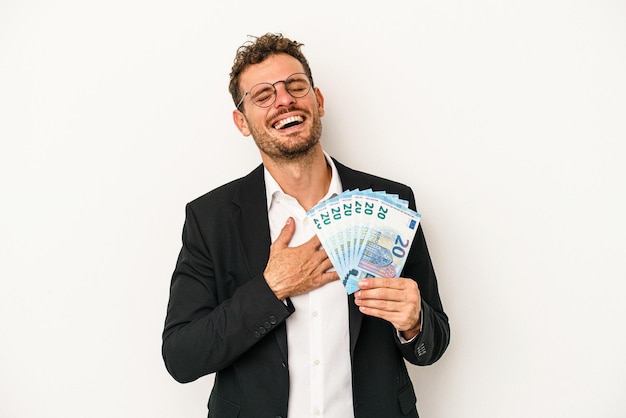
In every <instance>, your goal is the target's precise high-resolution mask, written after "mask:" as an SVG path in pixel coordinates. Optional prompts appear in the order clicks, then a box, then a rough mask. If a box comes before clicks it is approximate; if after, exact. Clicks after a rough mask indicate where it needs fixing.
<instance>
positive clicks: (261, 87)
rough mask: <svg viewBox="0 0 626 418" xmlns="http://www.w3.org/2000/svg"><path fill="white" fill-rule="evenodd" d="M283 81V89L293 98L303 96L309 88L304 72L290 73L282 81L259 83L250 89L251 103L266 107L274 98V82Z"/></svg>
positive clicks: (309, 84)
mask: <svg viewBox="0 0 626 418" xmlns="http://www.w3.org/2000/svg"><path fill="white" fill-rule="evenodd" d="M277 83H285V90H287V93H289V94H290V95H291V96H293V97H295V98H300V97H304V96H306V95H307V93H308V92H309V90H310V89H311V83H310V82H309V78H308V77H307V76H306V74H301V73H297V74H292V75H290V76H289V77H287V79H285V80H284V81H277V82H276V83H274V84H272V83H259V84H257V85H255V86H253V87H252V88H251V89H250V99H252V103H254V104H255V105H257V106H260V107H268V106H271V105H272V104H273V103H274V100H276V86H275V85H276V84H277Z"/></svg>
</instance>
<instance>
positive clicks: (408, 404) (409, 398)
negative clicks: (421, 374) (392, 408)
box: [398, 383, 419, 418]
mask: <svg viewBox="0 0 626 418" xmlns="http://www.w3.org/2000/svg"><path fill="white" fill-rule="evenodd" d="M398 403H399V404H400V411H401V412H402V414H403V415H406V416H408V417H415V418H419V415H418V414H417V407H416V403H417V398H416V397H415V392H414V391H413V385H412V384H411V383H408V384H407V385H405V386H404V387H403V388H402V389H400V390H399V391H398Z"/></svg>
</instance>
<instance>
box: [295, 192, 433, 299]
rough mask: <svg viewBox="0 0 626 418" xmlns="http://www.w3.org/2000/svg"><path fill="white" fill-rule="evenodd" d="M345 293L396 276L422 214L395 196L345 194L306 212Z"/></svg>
mask: <svg viewBox="0 0 626 418" xmlns="http://www.w3.org/2000/svg"><path fill="white" fill-rule="evenodd" d="M307 216H308V217H309V219H311V221H312V222H313V225H314V227H315V232H316V234H317V236H318V237H319V239H320V242H321V243H322V246H323V247H324V249H325V250H326V253H327V254H328V258H329V259H330V261H331V262H332V263H333V266H334V267H335V270H336V271H337V273H338V274H339V277H340V279H341V281H342V283H343V285H344V286H345V288H346V291H347V292H348V294H352V293H354V292H355V291H357V290H359V287H358V285H357V283H358V281H359V280H361V279H364V278H366V277H400V272H401V271H402V268H403V267H404V263H405V261H406V257H407V255H408V253H409V250H410V249H411V244H412V243H413V238H414V237H415V232H416V231H417V226H418V224H419V221H420V218H421V215H420V214H419V213H417V212H415V211H414V210H412V209H409V207H408V202H407V201H406V200H402V199H400V198H399V197H398V196H397V195H393V194H388V193H386V192H381V191H373V190H358V189H357V190H348V191H345V192H343V193H341V194H339V195H337V196H335V197H333V198H331V199H328V200H326V201H324V202H322V203H320V204H318V205H317V206H315V207H314V208H312V209H311V210H310V211H308V212H307Z"/></svg>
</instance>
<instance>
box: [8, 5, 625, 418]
mask: <svg viewBox="0 0 626 418" xmlns="http://www.w3.org/2000/svg"><path fill="white" fill-rule="evenodd" d="M265 32H282V33H284V34H285V35H287V36H289V37H291V38H295V39H296V40H298V41H300V42H303V43H304V44H305V47H304V52H305V54H306V55H307V56H308V58H309V61H310V63H311V66H312V70H313V75H314V79H315V82H316V85H317V86H318V87H320V88H321V90H322V92H323V93H324V94H325V98H326V111H327V115H326V116H325V117H324V119H323V122H324V135H323V143H324V146H325V148H326V149H327V150H328V151H329V152H330V153H331V154H332V155H334V156H335V157H336V158H338V159H339V160H340V161H342V162H343V163H345V164H348V165H350V166H353V167H355V168H358V169H362V170H365V171H370V172H373V173H376V174H379V175H382V176H385V177H389V178H393V179H396V180H399V181H402V182H405V183H407V184H409V185H411V186H412V187H413V189H414V191H415V194H416V196H417V205H418V210H419V211H420V212H421V213H422V215H423V218H422V222H423V227H424V230H425V233H426V238H427V241H428V243H429V246H430V250H431V255H432V258H433V260H434V263H435V268H436V271H437V274H438V278H439V284H440V291H441V296H442V299H443V302H444V306H445V308H446V311H447V313H448V314H449V316H450V323H451V328H452V341H451V345H450V347H449V349H448V352H447V353H446V354H445V356H444V357H443V358H442V359H441V360H440V362H438V363H437V364H435V365H433V366H430V367H425V368H418V367H411V369H410V370H411V374H412V376H413V377H414V382H415V386H416V390H417V395H418V404H419V410H420V415H421V416H422V417H423V418H461V417H476V418H502V417H507V418H518V417H519V418H522V417H524V418H525V417H541V418H554V417H568V418H583V417H585V418H586V417H603V418H620V417H624V416H626V400H625V399H624V393H626V379H625V378H624V376H625V375H626V360H625V356H624V352H626V338H625V337H624V335H623V333H624V332H623V328H622V327H623V322H624V319H625V318H626V304H625V303H624V302H623V298H624V296H623V295H624V290H625V288H626V286H625V285H624V280H625V279H626V261H625V259H626V245H625V244H624V239H625V236H626V235H625V233H626V222H625V221H624V213H626V203H625V196H624V195H625V190H626V184H625V183H626V181H625V180H626V169H625V168H624V162H625V159H626V152H625V146H624V142H625V141H626V77H625V76H624V75H625V74H626V3H625V2H624V1H620V0H612V1H611V0H593V1H592V0H569V1H565V0H542V1H538V0H526V1H521V0H519V1H517V0H507V1H490V0H476V1H472V2H468V1H461V0H451V1H422V0H419V1H408V0H403V1H394V0H392V1H387V2H383V3H376V4H371V5H369V4H368V3H358V4H356V3H355V4H352V3H349V4H345V5H344V4H343V3H340V2H336V1H330V0H319V1H317V2H313V3H287V2H274V3H272V2H258V1H251V0H240V1H237V0H233V1H230V2H211V1H198V0H190V1H180V2H173V1H159V0H157V1H148V0H124V1H121V0H112V1H107V2H104V1H89V2H86V1H78V0H56V1H35V0H22V1H17V0H0V140H1V149H0V181H1V185H2V188H1V190H0V196H1V198H2V205H1V206H0V215H1V216H0V267H1V273H0V275H1V289H0V332H1V333H0V398H1V399H2V401H1V402H0V416H2V417H7V418H31V417H39V416H47V417H61V418H83V417H90V418H135V417H155V418H157V417H158V418H172V417H174V418H199V417H204V416H206V401H207V397H208V393H209V391H210V387H211V384H212V381H213V380H212V379H213V378H212V376H208V377H205V378H201V379H199V380H198V381H196V382H193V383H190V384H186V385H181V384H178V383H176V382H175V381H174V380H173V379H172V378H171V377H170V376H169V375H168V374H167V372H166V370H165V368H164V366H163V362H162V359H161V353H160V345H161V331H162V326H163V320H164V318H165V309H166V304H167V299H168V291H169V289H168V287H169V281H170V275H171V272H172V270H173V268H174V264H175V261H176V256H177V253H178V250H179V247H180V233H181V230H182V223H183V220H184V205H185V203H186V202H188V201H190V200H192V199H193V198H195V197H197V196H199V195H201V194H203V193H205V192H206V191H208V190H210V189H212V188H214V187H217V186H219V185H221V184H222V183H224V182H226V181H229V180H231V179H234V178H236V177H239V176H242V175H244V174H246V173H248V172H249V171H250V170H252V169H253V168H254V167H255V166H256V165H257V164H258V163H259V162H260V158H259V156H258V152H257V150H256V148H255V146H254V143H253V142H252V140H251V139H248V138H244V137H242V136H241V135H240V134H239V132H238V131H237V130H236V128H235V126H234V125H233V123H232V120H231V111H232V109H233V104H232V102H231V100H230V97H229V95H228V91H227V84H228V73H229V71H230V67H231V64H232V60H233V58H234V54H235V50H236V48H237V47H238V46H239V45H241V44H242V43H243V42H245V41H246V40H248V37H247V35H260V34H262V33H265ZM381 418H383V417H381Z"/></svg>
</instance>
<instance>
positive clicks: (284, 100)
mask: <svg viewBox="0 0 626 418" xmlns="http://www.w3.org/2000/svg"><path fill="white" fill-rule="evenodd" d="M274 88H275V89H276V101H275V102H274V106H289V105H290V104H292V103H293V102H295V101H296V99H295V98H294V97H293V96H292V95H291V94H289V92H288V91H287V89H286V88H285V83H284V82H281V83H278V84H276V85H275V86H274Z"/></svg>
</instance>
